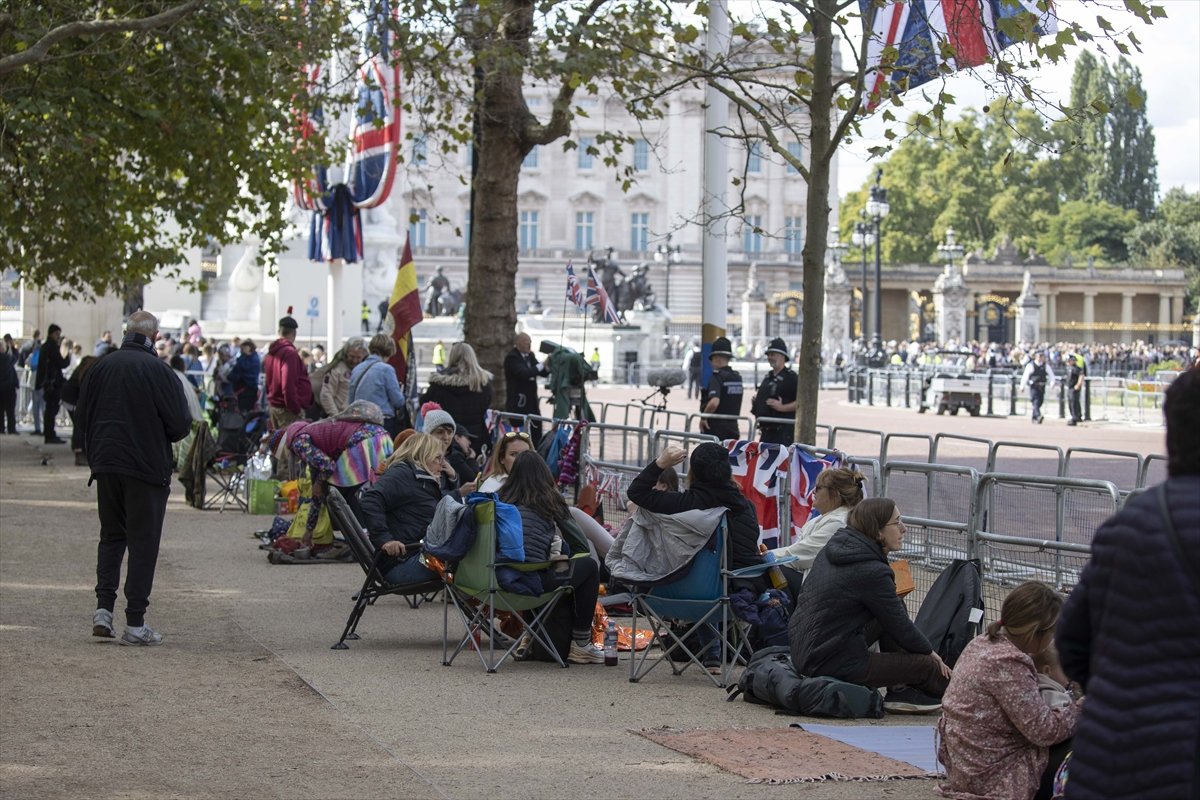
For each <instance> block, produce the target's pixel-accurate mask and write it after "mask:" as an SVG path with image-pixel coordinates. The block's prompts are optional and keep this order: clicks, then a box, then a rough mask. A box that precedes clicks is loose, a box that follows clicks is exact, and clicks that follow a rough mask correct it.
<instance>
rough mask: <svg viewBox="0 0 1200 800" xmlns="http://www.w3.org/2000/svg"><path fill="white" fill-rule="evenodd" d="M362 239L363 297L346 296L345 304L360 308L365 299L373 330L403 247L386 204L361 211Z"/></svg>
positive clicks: (396, 269)
mask: <svg viewBox="0 0 1200 800" xmlns="http://www.w3.org/2000/svg"><path fill="white" fill-rule="evenodd" d="M362 238H363V258H362V297H361V298H347V303H346V304H347V305H350V304H351V303H350V301H351V300H352V301H353V305H354V307H355V308H356V309H361V303H362V301H363V300H365V301H366V302H367V307H368V308H370V309H371V329H372V330H374V329H375V324H376V323H377V322H378V320H379V303H380V302H381V301H383V300H389V299H391V296H392V287H393V286H395V284H396V272H397V271H398V270H399V269H400V253H401V251H402V249H403V248H404V234H402V233H401V232H400V226H399V225H398V224H397V223H396V219H395V217H393V216H392V214H391V212H390V211H389V210H388V205H387V204H384V205H382V206H380V207H379V208H372V209H369V210H367V211H365V212H364V213H363V231H362ZM418 288H419V287H418ZM423 301H424V298H422V302H423Z"/></svg>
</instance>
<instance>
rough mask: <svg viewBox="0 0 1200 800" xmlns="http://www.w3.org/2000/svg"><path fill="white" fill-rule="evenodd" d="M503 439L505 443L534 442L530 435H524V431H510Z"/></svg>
mask: <svg viewBox="0 0 1200 800" xmlns="http://www.w3.org/2000/svg"><path fill="white" fill-rule="evenodd" d="M503 438H504V441H506V442H507V441H511V440H512V439H524V440H525V441H527V442H532V441H533V440H532V439H530V438H529V434H528V433H524V432H522V431H509V432H508V433H506V434H504V437H503Z"/></svg>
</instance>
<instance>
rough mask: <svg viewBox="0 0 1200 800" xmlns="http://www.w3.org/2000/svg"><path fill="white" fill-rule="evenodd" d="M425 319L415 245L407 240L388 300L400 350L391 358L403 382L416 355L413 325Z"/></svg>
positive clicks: (389, 329)
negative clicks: (418, 281)
mask: <svg viewBox="0 0 1200 800" xmlns="http://www.w3.org/2000/svg"><path fill="white" fill-rule="evenodd" d="M422 319H424V315H423V314H422V313H421V293H420V292H419V291H418V290H417V265H416V264H414V263H413V257H412V247H411V246H410V243H409V242H408V240H405V242H404V254H403V255H401V257H400V269H399V271H398V272H397V273H396V285H395V286H393V287H392V297H391V300H390V301H389V302H388V318H387V321H386V322H385V329H387V332H388V333H389V334H391V337H392V341H393V342H395V343H396V354H395V355H394V356H392V357H391V358H390V359H388V363H389V364H391V365H392V366H393V367H394V368H395V370H396V377H397V378H398V379H399V380H400V385H401V386H404V385H405V383H406V381H407V378H408V364H409V362H410V361H411V359H412V329H413V328H414V327H416V324H417V323H418V322H420V321H421V320H422Z"/></svg>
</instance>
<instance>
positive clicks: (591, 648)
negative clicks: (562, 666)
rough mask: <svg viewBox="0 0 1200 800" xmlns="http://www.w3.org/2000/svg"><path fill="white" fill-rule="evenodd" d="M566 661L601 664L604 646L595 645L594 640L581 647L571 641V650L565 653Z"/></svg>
mask: <svg viewBox="0 0 1200 800" xmlns="http://www.w3.org/2000/svg"><path fill="white" fill-rule="evenodd" d="M567 661H570V662H571V663H572V664H603V663H604V648H603V647H597V646H596V643H595V642H588V643H587V644H586V645H584V646H582V647H581V646H580V645H577V644H575V642H571V652H570V653H568V654H567Z"/></svg>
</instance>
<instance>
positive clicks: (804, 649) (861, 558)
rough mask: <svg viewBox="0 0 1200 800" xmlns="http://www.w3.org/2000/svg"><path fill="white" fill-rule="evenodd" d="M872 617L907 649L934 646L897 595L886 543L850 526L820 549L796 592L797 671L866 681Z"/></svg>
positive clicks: (792, 625) (791, 628)
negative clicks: (798, 591) (871, 538)
mask: <svg viewBox="0 0 1200 800" xmlns="http://www.w3.org/2000/svg"><path fill="white" fill-rule="evenodd" d="M872 622H877V623H879V625H880V626H881V627H882V629H883V634H884V635H885V636H890V637H891V638H892V639H893V640H894V641H895V643H896V644H897V645H898V646H899V647H900V649H902V650H904V651H905V652H908V653H917V654H922V655H924V654H928V653H932V652H933V647H932V646H931V645H930V644H929V640H928V639H926V638H925V635H924V634H923V633H921V632H920V631H919V630H917V628H916V626H915V625H913V623H912V620H910V619H909V618H908V611H907V610H906V609H905V608H904V604H903V603H902V602H900V598H899V597H897V596H896V576H895V573H893V572H892V568H891V567H890V566H889V565H888V561H887V556H885V555H884V553H883V548H882V547H880V545H879V543H878V542H873V541H871V540H870V539H868V538H867V537H866V536H865V535H864V534H862V533H860V532H859V531H857V530H855V529H854V528H851V527H845V528H842V529H841V530H840V531H838V532H837V533H835V534H834V535H833V538H832V539H830V540H829V542H828V543H827V544H826V545H825V547H824V548H822V550H821V552H819V553H818V554H817V557H816V559H815V560H814V561H813V565H812V569H811V570H809V572H808V575H807V577H805V579H804V585H803V587H802V589H801V590H800V594H799V595H798V596H797V597H796V607H795V610H794V611H793V612H792V618H791V621H790V622H789V623H788V641H789V643H790V644H791V648H792V663H793V664H794V665H795V667H796V671H797V672H799V673H800V674H801V675H809V676H817V675H820V676H828V677H831V678H838V679H840V680H844V681H850V682H851V683H856V682H858V681H860V680H861V679H862V677H863V675H864V674H865V673H866V671H867V644H868V643H867V633H866V628H867V625H869V624H870V623H872Z"/></svg>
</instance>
